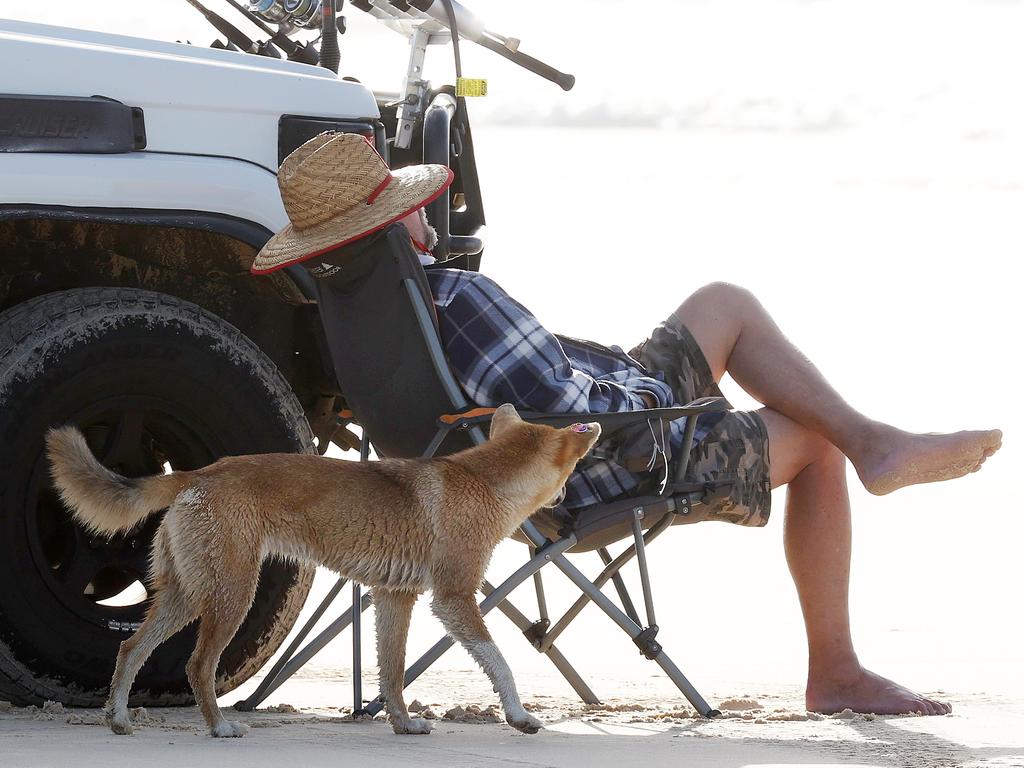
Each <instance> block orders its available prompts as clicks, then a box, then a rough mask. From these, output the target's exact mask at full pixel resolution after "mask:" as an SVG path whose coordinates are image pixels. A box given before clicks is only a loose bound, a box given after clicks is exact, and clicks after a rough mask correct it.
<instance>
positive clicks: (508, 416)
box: [491, 403, 522, 437]
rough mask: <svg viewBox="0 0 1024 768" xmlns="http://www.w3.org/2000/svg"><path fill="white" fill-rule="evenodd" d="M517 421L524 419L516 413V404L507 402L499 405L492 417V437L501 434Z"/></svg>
mask: <svg viewBox="0 0 1024 768" xmlns="http://www.w3.org/2000/svg"><path fill="white" fill-rule="evenodd" d="M517 421H522V419H520V418H519V414H518V413H516V408H515V406H514V405H512V404H511V403H505V404H504V405H502V406H499V407H498V410H496V411H495V412H494V416H492V417H491V437H494V436H495V435H499V434H501V433H502V432H503V431H504V430H505V429H506V428H507V427H508V426H509V425H510V424H514V423H515V422H517Z"/></svg>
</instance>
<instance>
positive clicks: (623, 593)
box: [597, 547, 640, 624]
mask: <svg viewBox="0 0 1024 768" xmlns="http://www.w3.org/2000/svg"><path fill="white" fill-rule="evenodd" d="M597 554H599V555H600V556H601V562H602V563H604V564H605V566H606V567H607V566H609V565H611V564H612V556H611V555H610V554H608V549H607V548H606V547H601V548H600V549H599V550H597ZM612 583H613V584H615V591H616V592H618V593H619V602H621V603H622V610H624V611H625V612H626V615H627V616H629V618H631V619H632V620H633V621H635V622H636V623H637V624H639V623H640V615H639V614H638V613H637V612H636V607H635V606H634V605H633V600H632V599H631V598H630V597H629V591H628V590H627V589H626V582H625V581H623V580H622V574H621V573H620V572H619V571H615V573H613V574H612Z"/></svg>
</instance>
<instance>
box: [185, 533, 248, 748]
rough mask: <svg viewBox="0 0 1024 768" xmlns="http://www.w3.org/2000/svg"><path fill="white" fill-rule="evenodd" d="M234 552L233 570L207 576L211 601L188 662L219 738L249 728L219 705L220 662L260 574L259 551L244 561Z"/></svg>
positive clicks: (198, 697)
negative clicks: (232, 719) (225, 715)
mask: <svg viewBox="0 0 1024 768" xmlns="http://www.w3.org/2000/svg"><path fill="white" fill-rule="evenodd" d="M232 555H234V556H235V557H233V558H232V559H231V563H232V567H231V568H230V569H229V568H216V569H211V571H212V572H211V573H210V574H209V576H208V578H210V579H211V580H212V583H211V584H210V587H211V594H210V595H209V597H208V604H207V605H204V606H203V609H202V619H201V620H200V624H199V639H198V640H197V641H196V649H195V651H193V652H192V656H191V658H190V659H189V660H188V664H186V665H185V671H186V673H187V674H188V680H189V683H190V684H191V685H192V693H194V694H195V697H196V704H198V705H199V709H200V711H202V713H203V719H204V720H206V724H207V725H208V726H209V728H210V735H211V736H216V737H219V738H224V737H232V736H244V735H245V733H246V731H248V730H249V729H248V727H247V726H245V725H243V724H242V723H236V722H230V721H228V720H226V719H225V718H224V713H223V712H221V710H220V707H218V706H217V692H216V675H217V663H218V662H219V661H220V656H221V654H222V653H224V649H225V648H227V646H228V643H230V642H231V638H232V637H234V636H235V632H237V631H238V628H239V627H240V626H241V625H242V621H243V620H244V619H245V615H246V614H247V613H248V612H249V607H250V606H251V605H252V600H253V597H254V596H255V595H256V584H257V582H258V581H259V574H260V562H259V559H258V555H257V554H256V553H254V552H250V553H249V554H248V555H247V558H248V559H247V560H243V559H242V557H240V556H238V553H232ZM222 556H224V557H225V559H227V558H229V557H231V555H227V554H226V553H222Z"/></svg>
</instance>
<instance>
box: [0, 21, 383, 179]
mask: <svg viewBox="0 0 1024 768" xmlns="http://www.w3.org/2000/svg"><path fill="white" fill-rule="evenodd" d="M0 93H6V94H32V95H42V96H54V95H59V96H83V97H88V96H94V95H99V96H106V97H108V98H112V99H116V100H118V101H120V102H122V103H124V104H127V105H128V106H131V107H141V108H142V109H143V111H144V113H145V120H146V136H147V149H149V150H153V151H160V152H178V153H183V154H199V155H208V156H222V157H233V158H239V159H243V160H248V161H249V162H252V163H257V164H259V165H262V166H263V167H265V168H267V169H271V170H276V168H277V131H278V120H279V119H280V117H281V115H286V114H292V115H307V116H314V117H336V118H347V119H362V118H377V117H379V112H378V110H377V103H376V100H375V98H374V95H373V93H372V92H371V91H370V90H369V89H368V88H366V87H365V86H363V85H361V84H359V83H353V82H349V81H345V80H339V79H338V77H337V75H335V74H334V73H333V72H329V71H327V70H325V69H323V68H320V67H312V66H308V65H304V64H295V63H293V62H289V61H282V60H279V59H271V58H266V57H262V56H248V55H245V54H242V53H237V52H233V51H219V50H213V49H208V48H198V47H193V46H187V45H180V44H175V43H163V42H157V41H154V40H143V39H140V38H132V37H123V36H120V35H106V34H102V33H98V32H88V31H83V30H77V29H65V28H63V27H52V26H47V25H43V24H28V23H24V22H15V21H6V20H3V19H0Z"/></svg>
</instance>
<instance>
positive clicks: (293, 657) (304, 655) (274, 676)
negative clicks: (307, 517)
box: [235, 578, 371, 712]
mask: <svg viewBox="0 0 1024 768" xmlns="http://www.w3.org/2000/svg"><path fill="white" fill-rule="evenodd" d="M345 582H346V580H345V579H344V578H341V579H338V583H337V584H335V585H334V587H333V588H332V589H331V591H330V592H329V593H328V594H327V597H326V598H324V601H323V602H322V603H321V604H320V605H319V606H318V607H317V609H316V611H314V612H313V615H312V616H311V617H310V618H309V621H307V622H306V624H305V626H303V627H302V629H301V630H300V631H299V634H298V635H297V636H296V638H295V639H294V640H293V641H292V642H291V644H290V645H289V646H288V649H287V650H286V651H285V652H284V653H283V654H282V655H281V658H280V659H278V660H277V663H276V664H274V667H273V669H271V671H270V674H268V675H267V676H266V677H265V678H264V679H263V682H261V683H260V685H259V687H257V689H256V690H255V691H253V693H252V695H251V696H249V698H247V699H245V700H244V701H240V702H238V703H237V704H235V709H237V710H241V711H243V712H248V711H251V710H253V709H255V708H256V707H258V706H259V705H260V704H262V703H263V702H264V701H266V699H267V697H268V696H269V695H270V694H272V693H273V692H274V691H276V690H277V689H278V688H280V687H281V685H282V684H283V683H284V682H285V681H286V680H288V678H290V677H291V676H292V675H294V674H295V673H296V672H298V671H299V670H300V669H301V668H302V667H303V666H305V664H306V662H308V661H309V660H310V659H312V658H313V657H314V656H316V655H317V654H318V653H319V652H320V651H321V650H323V648H324V646H326V645H327V644H328V643H329V642H331V640H333V639H334V638H335V637H337V636H338V635H340V634H341V633H342V632H344V631H345V628H346V627H348V625H349V624H351V623H352V617H353V616H354V615H355V613H356V611H355V608H356V606H355V604H353V605H351V606H350V607H349V608H348V610H346V611H345V612H344V613H343V614H342V615H341V616H339V617H338V618H337V619H335V620H334V621H333V622H331V623H330V624H329V625H328V626H327V627H326V628H325V629H324V630H323V631H322V632H320V634H318V635H317V636H316V637H315V638H313V639H312V640H310V641H309V643H308V644H307V645H306V647H305V648H303V649H302V650H300V651H296V649H297V648H298V647H299V644H300V643H301V642H302V641H303V640H304V639H305V638H306V635H307V634H309V632H310V630H312V628H313V626H314V625H315V624H316V623H317V621H319V619H320V617H321V616H323V613H324V611H325V610H326V609H327V607H328V606H329V605H330V604H331V602H332V601H333V600H334V599H335V598H336V597H337V596H338V593H339V592H340V591H341V588H342V586H344V584H345ZM370 602H371V601H370V594H369V593H366V594H364V595H362V597H361V599H360V601H359V610H358V613H362V612H363V611H365V610H366V609H367V608H369V607H370Z"/></svg>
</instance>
